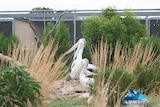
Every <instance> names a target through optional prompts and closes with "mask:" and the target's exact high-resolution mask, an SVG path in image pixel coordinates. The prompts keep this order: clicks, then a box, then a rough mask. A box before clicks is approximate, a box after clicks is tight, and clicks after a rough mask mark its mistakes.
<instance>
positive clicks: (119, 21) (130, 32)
mask: <svg viewBox="0 0 160 107" xmlns="http://www.w3.org/2000/svg"><path fill="white" fill-rule="evenodd" d="M102 14H103V16H100V17H98V16H92V17H90V18H87V19H86V20H84V21H83V23H82V35H83V37H84V38H86V39H87V42H88V43H87V46H89V47H90V46H91V45H96V44H97V43H98V41H100V39H101V37H102V36H103V38H104V40H107V43H109V44H110V43H112V44H113V46H115V44H116V42H117V40H121V41H122V43H123V44H122V45H124V46H125V45H126V44H131V46H132V45H134V43H135V42H137V41H139V40H140V39H141V38H143V37H147V36H148V34H147V30H146V28H145V27H144V26H143V25H142V24H141V23H140V21H139V20H138V19H137V18H136V17H135V16H134V15H133V14H131V12H129V11H127V10H126V11H125V14H124V17H123V18H122V17H121V16H120V15H119V13H118V12H116V10H115V9H112V8H106V9H104V10H103V11H102Z"/></svg>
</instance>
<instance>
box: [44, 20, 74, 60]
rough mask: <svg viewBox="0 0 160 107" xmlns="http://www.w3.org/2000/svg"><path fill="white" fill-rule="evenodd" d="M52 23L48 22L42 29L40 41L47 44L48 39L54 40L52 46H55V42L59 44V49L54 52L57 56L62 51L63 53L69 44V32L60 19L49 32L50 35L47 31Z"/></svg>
mask: <svg viewBox="0 0 160 107" xmlns="http://www.w3.org/2000/svg"><path fill="white" fill-rule="evenodd" d="M53 26H54V24H53V23H52V22H50V23H49V24H48V26H47V27H46V29H45V31H44V36H43V37H42V43H43V44H44V45H47V44H48V43H49V42H50V40H52V39H53V40H54V44H53V47H54V46H56V44H59V46H60V47H59V49H58V51H57V53H56V56H57V57H58V56H59V55H61V54H62V53H65V52H66V51H67V50H68V49H69V47H70V45H71V42H70V34H69V28H68V27H67V26H66V25H65V23H64V22H63V21H60V23H59V24H58V25H57V26H56V27H55V29H54V30H53V31H52V32H51V35H48V33H49V32H50V31H51V29H52V28H53Z"/></svg>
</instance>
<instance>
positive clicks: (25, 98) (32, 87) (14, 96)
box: [0, 66, 41, 107]
mask: <svg viewBox="0 0 160 107" xmlns="http://www.w3.org/2000/svg"><path fill="white" fill-rule="evenodd" d="M0 87H1V88H0V106H3V107H14V106H15V105H17V106H19V107H28V106H27V103H28V102H30V103H31V105H32V106H33V107H37V105H38V104H39V105H41V101H40V99H39V96H41V94H40V89H41V87H40V84H39V82H37V81H36V80H35V79H34V78H32V77H31V76H30V75H29V74H28V73H27V72H26V71H25V70H24V67H23V66H15V67H14V68H11V67H3V69H2V70H1V72H0Z"/></svg>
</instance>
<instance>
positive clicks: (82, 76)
mask: <svg viewBox="0 0 160 107" xmlns="http://www.w3.org/2000/svg"><path fill="white" fill-rule="evenodd" d="M88 64H89V61H88V59H87V58H84V59H83V60H82V62H81V65H80V66H81V69H80V71H81V72H80V75H79V79H80V83H81V84H82V85H83V86H85V87H89V86H91V85H93V84H94V83H95V79H94V78H90V77H88V76H86V74H85V72H86V69H87V67H88Z"/></svg>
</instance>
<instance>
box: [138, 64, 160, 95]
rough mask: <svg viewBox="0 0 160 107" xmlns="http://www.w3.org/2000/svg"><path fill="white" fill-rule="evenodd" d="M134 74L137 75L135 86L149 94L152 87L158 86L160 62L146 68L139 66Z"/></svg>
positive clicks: (159, 85) (159, 83)
mask: <svg viewBox="0 0 160 107" xmlns="http://www.w3.org/2000/svg"><path fill="white" fill-rule="evenodd" d="M135 75H138V78H137V83H136V85H137V87H139V88H140V89H142V90H143V91H144V93H146V94H149V93H150V92H151V91H152V90H153V89H154V88H157V87H160V82H159V81H160V78H159V76H160V62H157V63H156V64H155V65H154V66H153V67H151V68H147V69H146V68H145V67H141V66H139V67H138V68H137V69H136V71H135Z"/></svg>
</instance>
